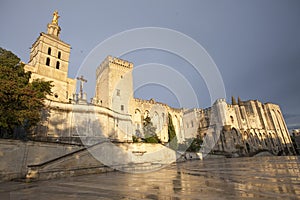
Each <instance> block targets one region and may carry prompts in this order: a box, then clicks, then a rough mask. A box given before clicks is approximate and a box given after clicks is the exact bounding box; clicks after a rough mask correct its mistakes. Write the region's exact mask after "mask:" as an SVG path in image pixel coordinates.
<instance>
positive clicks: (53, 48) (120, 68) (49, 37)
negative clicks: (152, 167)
mask: <svg viewBox="0 0 300 200" xmlns="http://www.w3.org/2000/svg"><path fill="white" fill-rule="evenodd" d="M58 18H59V15H58V13H57V11H56V12H54V13H53V19H52V21H51V22H50V23H49V24H48V26H47V33H40V36H39V37H38V38H37V40H36V42H35V43H34V44H33V45H32V47H31V52H30V59H29V62H28V64H26V65H25V70H26V71H31V72H32V75H31V79H37V78H40V79H43V80H46V81H53V85H54V86H53V89H52V92H53V95H51V96H49V97H48V100H47V101H46V104H47V106H48V108H49V110H47V111H44V115H43V116H44V120H43V122H42V123H41V124H40V125H39V126H38V127H37V128H36V130H35V131H34V133H33V134H32V135H31V137H32V138H33V139H35V140H44V141H45V140H46V141H50V140H51V141H61V142H68V143H80V142H82V143H84V144H88V145H90V144H94V143H96V142H99V141H101V140H107V139H109V140H111V141H118V142H132V138H133V136H136V137H143V135H144V134H143V120H144V119H145V118H146V117H147V116H148V117H150V119H151V121H152V123H153V126H154V127H155V128H156V134H157V136H158V138H159V139H160V141H161V142H162V144H167V143H168V142H169V136H168V117H169V116H170V117H171V118H172V122H173V125H174V129H175V132H176V136H177V140H178V143H180V144H183V143H185V141H187V139H189V138H196V137H201V138H202V139H203V141H204V143H203V145H202V146H203V148H202V150H201V151H203V152H206V153H208V152H209V151H214V152H225V153H229V154H234V153H236V154H239V155H251V154H252V153H255V152H258V151H261V150H268V151H270V152H272V153H273V154H275V155H291V154H294V153H295V150H294V148H293V145H292V141H291V138H290V135H289V133H288V130H287V127H286V123H285V121H284V118H283V115H282V112H281V110H280V107H279V106H278V105H276V104H272V103H265V104H263V103H261V102H259V101H257V100H249V101H241V100H240V99H238V102H236V100H235V99H234V98H233V100H232V103H231V104H229V103H226V101H225V100H224V99H219V100H217V101H216V102H215V103H214V104H213V105H212V106H211V107H210V108H206V109H200V108H195V109H176V108H172V107H170V106H168V105H166V104H163V103H159V102H156V101H155V100H154V99H150V100H142V99H136V98H134V96H133V82H132V80H133V77H132V69H133V67H134V65H133V63H131V62H128V61H125V60H122V59H120V58H116V57H112V56H107V57H106V59H105V60H104V61H103V62H102V63H101V64H100V66H98V68H97V70H96V90H95V91H96V92H95V97H94V98H93V99H92V101H91V102H89V103H88V102H87V101H86V97H85V95H84V94H83V92H82V91H81V92H80V95H79V96H78V95H76V94H75V89H76V79H72V78H69V77H68V69H69V56H70V49H71V46H70V45H69V44H67V43H65V42H63V41H61V40H60V31H61V28H60V26H59V24H58ZM78 80H80V81H82V80H83V79H82V77H81V78H78Z"/></svg>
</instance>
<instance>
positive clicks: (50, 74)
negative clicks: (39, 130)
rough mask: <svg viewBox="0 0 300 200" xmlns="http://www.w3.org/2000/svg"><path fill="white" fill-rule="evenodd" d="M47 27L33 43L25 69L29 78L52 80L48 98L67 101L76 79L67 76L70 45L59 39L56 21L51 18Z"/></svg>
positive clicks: (74, 86)
mask: <svg viewBox="0 0 300 200" xmlns="http://www.w3.org/2000/svg"><path fill="white" fill-rule="evenodd" d="M47 28H48V29H47V33H40V35H39V37H38V38H37V40H36V41H35V42H34V43H33V45H32V47H31V50H30V59H29V63H28V64H27V65H25V71H31V73H32V74H31V80H33V79H42V80H45V81H52V84H53V85H54V87H53V88H52V92H53V95H51V96H48V99H50V100H52V101H58V102H69V101H70V100H71V99H72V98H73V94H74V93H75V89H76V80H75V79H72V78H69V77H68V70H69V57H70V49H71V46H70V45H69V44H67V43H65V42H63V41H62V40H60V30H61V28H60V27H59V26H58V24H57V21H53V20H52V22H51V23H49V24H48V26H47Z"/></svg>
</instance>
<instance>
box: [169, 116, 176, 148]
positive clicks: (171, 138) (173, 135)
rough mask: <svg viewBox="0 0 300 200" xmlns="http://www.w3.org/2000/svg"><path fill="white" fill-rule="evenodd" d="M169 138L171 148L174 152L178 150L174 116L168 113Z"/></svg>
mask: <svg viewBox="0 0 300 200" xmlns="http://www.w3.org/2000/svg"><path fill="white" fill-rule="evenodd" d="M168 136H169V141H168V142H169V147H170V148H171V149H173V150H177V149H178V141H177V137H176V132H175V128H174V125H173V121H172V116H171V114H170V113H168Z"/></svg>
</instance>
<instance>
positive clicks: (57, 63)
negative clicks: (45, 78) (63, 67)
mask: <svg viewBox="0 0 300 200" xmlns="http://www.w3.org/2000/svg"><path fill="white" fill-rule="evenodd" d="M56 69H59V61H57V62H56Z"/></svg>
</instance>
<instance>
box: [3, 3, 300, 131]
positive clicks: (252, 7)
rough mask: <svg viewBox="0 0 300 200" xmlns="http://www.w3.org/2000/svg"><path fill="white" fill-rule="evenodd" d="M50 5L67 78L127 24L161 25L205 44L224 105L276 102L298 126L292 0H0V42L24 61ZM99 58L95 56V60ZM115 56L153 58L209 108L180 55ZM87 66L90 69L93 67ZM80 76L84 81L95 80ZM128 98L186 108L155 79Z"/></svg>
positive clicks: (299, 47)
mask: <svg viewBox="0 0 300 200" xmlns="http://www.w3.org/2000/svg"><path fill="white" fill-rule="evenodd" d="M55 9H57V10H58V11H59V14H60V16H61V17H60V19H59V25H60V26H61V28H62V31H61V39H62V40H63V41H65V42H67V43H69V44H70V45H71V46H72V50H71V57H70V65H69V76H70V77H75V76H76V75H77V74H78V73H81V71H80V66H81V65H82V63H83V61H84V59H85V58H86V57H87V56H88V55H89V53H90V52H91V51H92V50H93V49H94V48H95V47H96V46H97V45H98V44H99V43H101V42H102V41H104V40H105V39H107V38H109V37H111V36H113V35H115V34H118V33H120V32H123V31H126V30H130V29H133V28H142V27H162V28H168V29H172V30H176V31H179V32H181V33H183V34H185V35H187V36H189V37H190V38H192V39H194V40H195V41H196V42H198V43H199V44H201V45H202V46H203V47H204V48H205V50H206V51H207V52H208V53H209V55H210V56H211V58H212V59H213V61H214V62H215V64H216V66H217V67H218V70H219V71H220V74H221V76H222V79H223V82H224V86H225V91H226V98H227V101H228V102H230V98H231V96H232V95H233V96H236V97H237V96H240V97H241V98H242V99H243V100H247V99H258V100H260V101H262V102H273V103H277V104H279V105H280V106H281V109H282V112H283V113H284V114H285V117H286V120H287V123H288V125H289V127H293V126H298V125H299V127H300V123H299V122H300V106H299V102H300V91H299V86H300V84H299V77H300V25H299V21H300V1H298V0H264V1H261V0H247V1H246V0H219V1H217V0H209V1H201V0H194V1H192V0H191V1H177V0H163V1H158V0H153V1H140V0H136V1H134V0H126V1H121V0H120V1H115V0H110V1H98V0H91V1H79V0H64V1H45V0H27V1H16V0H6V1H1V3H0V24H1V31H0V46H1V47H3V48H6V49H8V50H11V51H13V52H14V53H15V54H17V55H18V56H19V57H20V58H21V59H22V61H24V62H27V61H28V59H29V48H30V47H31V44H32V43H33V42H34V41H35V40H36V38H37V37H38V35H39V33H40V32H45V31H46V26H47V23H49V22H50V21H51V19H52V13H53V11H54V10H55ZM145 40H147V38H145ZM191 53H192V52H191ZM105 56H106V55H101V56H99V63H100V62H101V61H102V58H103V57H105ZM122 58H124V59H126V60H129V61H131V62H133V63H134V64H135V66H139V65H143V64H147V63H160V64H163V65H168V66H170V67H171V68H174V69H175V70H176V71H178V72H179V73H180V74H182V75H183V76H184V77H185V78H186V79H187V80H188V81H189V83H190V84H191V86H192V88H193V90H194V91H195V93H196V94H197V98H198V104H199V106H200V107H208V106H210V103H211V99H210V96H209V92H208V89H207V85H206V83H205V81H204V79H203V77H201V76H199V75H197V74H196V73H195V71H194V70H193V68H192V67H191V64H190V63H188V62H186V61H185V60H184V59H182V58H179V57H178V56H176V55H173V54H172V53H169V52H165V51H161V50H157V49H144V50H139V51H133V52H130V53H128V54H126V55H123V56H122ZM89 67H90V68H89V71H91V74H93V73H92V72H94V70H95V69H96V67H97V66H89ZM87 78H88V79H89V84H92V83H93V81H94V80H93V79H94V78H95V77H93V76H91V77H87ZM166 78H169V79H172V77H166ZM178 85H180V84H178ZM89 87H93V86H92V85H90V86H87V90H88V91H87V92H88V93H90V94H89V96H92V95H93V94H92V93H93V91H92V89H89ZM135 95H136V97H139V98H145V99H149V98H151V97H154V98H155V99H157V100H158V101H163V102H165V103H168V104H170V105H172V106H174V107H181V106H183V107H192V106H193V105H185V104H181V103H180V102H178V100H177V99H176V94H172V92H171V91H170V90H168V88H164V87H160V86H158V85H155V84H153V85H147V86H145V87H142V88H139V89H137V90H136V91H135ZM187 98H188V97H187ZM297 124H298V125H297Z"/></svg>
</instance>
